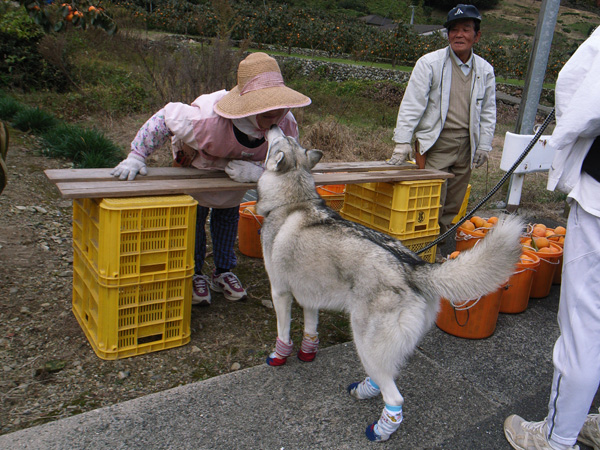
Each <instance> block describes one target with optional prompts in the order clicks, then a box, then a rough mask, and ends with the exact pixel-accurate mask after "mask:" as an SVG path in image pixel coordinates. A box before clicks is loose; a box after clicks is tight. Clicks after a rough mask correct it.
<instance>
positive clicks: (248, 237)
mask: <svg viewBox="0 0 600 450" xmlns="http://www.w3.org/2000/svg"><path fill="white" fill-rule="evenodd" d="M255 205H256V202H245V203H241V204H240V222H239V224H238V237H239V243H238V244H239V247H240V252H241V253H243V254H244V255H246V256H250V257H251V258H262V257H263V254H262V246H261V245H260V229H261V227H262V222H263V216H259V215H258V214H256V210H255Z"/></svg>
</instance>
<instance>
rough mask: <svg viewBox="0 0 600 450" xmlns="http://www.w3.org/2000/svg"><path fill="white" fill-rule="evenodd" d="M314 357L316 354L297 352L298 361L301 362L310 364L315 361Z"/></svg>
mask: <svg viewBox="0 0 600 450" xmlns="http://www.w3.org/2000/svg"><path fill="white" fill-rule="evenodd" d="M316 356H317V352H312V353H305V352H303V351H302V349H300V350H299V351H298V359H299V360H300V361H303V362H312V361H314V360H315V357H316Z"/></svg>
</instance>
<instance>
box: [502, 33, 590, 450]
mask: <svg viewBox="0 0 600 450" xmlns="http://www.w3.org/2000/svg"><path fill="white" fill-rule="evenodd" d="M599 74H600V28H596V30H595V31H594V32H593V33H592V34H591V36H590V37H589V38H588V39H587V40H586V41H585V42H584V43H583V44H581V46H580V47H579V48H578V49H577V51H576V52H575V53H574V54H573V56H572V57H571V58H570V59H569V60H568V61H567V63H566V64H565V66H564V67H563V68H562V70H561V71H560V73H559V74H558V79H557V81H556V88H555V108H556V127H555V128H554V131H553V132H552V136H551V138H550V139H549V142H548V144H549V145H550V146H552V147H553V149H554V151H555V154H554V160H553V162H552V167H551V169H550V173H549V176H548V189H549V190H555V189H558V190H560V191H562V192H564V193H566V194H568V197H567V200H568V202H569V205H570V211H569V218H568V221H567V234H566V237H565V243H564V253H563V271H562V278H561V288H560V302H559V309H558V324H559V329H560V336H559V338H558V339H557V341H556V343H555V344H554V351H553V355H552V356H553V364H554V375H553V379H552V387H551V390H550V400H549V403H548V415H547V416H546V418H545V419H544V420H543V421H541V422H527V421H525V420H524V419H522V418H521V417H519V416H517V415H511V416H509V417H508V418H507V419H506V420H505V422H504V433H505V435H506V438H507V440H508V442H509V443H510V444H511V445H512V446H513V448H516V449H521V450H523V449H526V450H528V449H532V450H533V449H535V450H566V449H569V450H574V449H578V448H579V447H578V446H577V445H576V441H577V440H579V441H580V442H581V443H583V444H585V445H589V446H591V447H593V448H594V449H598V448H600V414H594V413H591V414H588V413H589V411H590V407H591V406H592V403H593V400H594V396H595V394H596V392H597V390H598V386H599V385H600V288H599V287H598V286H600V270H599V268H600V239H599V238H600V195H599V194H600V76H599Z"/></svg>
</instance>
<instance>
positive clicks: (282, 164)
mask: <svg viewBox="0 0 600 450" xmlns="http://www.w3.org/2000/svg"><path fill="white" fill-rule="evenodd" d="M266 137H267V141H269V150H268V151H267V160H266V164H265V167H266V169H267V170H270V171H272V172H281V173H285V172H289V171H290V170H294V169H305V170H306V171H310V170H311V169H312V168H313V167H314V166H315V165H316V164H317V163H318V162H319V161H320V160H321V158H322V157H323V152H322V151H321V150H306V149H304V148H302V147H301V146H300V144H298V141H296V139H294V138H292V137H289V136H286V135H284V134H283V131H281V129H280V128H279V127H278V126H276V125H274V126H272V127H271V129H270V130H269V131H268V132H267V134H266Z"/></svg>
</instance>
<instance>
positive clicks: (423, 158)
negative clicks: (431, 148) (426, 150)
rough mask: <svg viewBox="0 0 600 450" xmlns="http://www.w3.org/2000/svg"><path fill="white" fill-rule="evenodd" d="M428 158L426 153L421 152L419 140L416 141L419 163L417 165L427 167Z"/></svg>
mask: <svg viewBox="0 0 600 450" xmlns="http://www.w3.org/2000/svg"><path fill="white" fill-rule="evenodd" d="M426 160H427V156H425V154H421V152H419V141H418V140H416V141H415V162H416V163H417V167H418V168H419V169H424V168H425V161H426Z"/></svg>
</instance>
